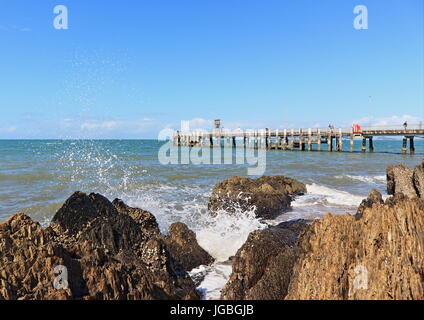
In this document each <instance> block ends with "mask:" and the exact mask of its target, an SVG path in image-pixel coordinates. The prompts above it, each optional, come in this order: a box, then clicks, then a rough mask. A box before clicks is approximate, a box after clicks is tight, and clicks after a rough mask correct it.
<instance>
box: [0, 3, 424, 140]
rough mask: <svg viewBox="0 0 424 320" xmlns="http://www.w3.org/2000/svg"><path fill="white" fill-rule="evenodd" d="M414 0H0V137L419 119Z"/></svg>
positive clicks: (423, 43)
mask: <svg viewBox="0 0 424 320" xmlns="http://www.w3.org/2000/svg"><path fill="white" fill-rule="evenodd" d="M423 2H424V1H422V0H385V1H381V0H368V1H367V0H355V1H351V0H295V1H294V0H291V1H288V0H243V1H242V0H166V1H165V0H148V1H147V0H133V1H130V0H120V1H117V0H103V1H99V0H90V1H83V0H56V1H47V0H37V1H28V0H13V1H12V0H8V1H6V0H0V41H1V43H2V46H1V50H0V72H1V73H0V110H1V117H0V138H155V137H157V134H158V132H159V131H160V130H161V129H163V128H165V127H173V128H176V129H177V128H178V126H179V123H180V120H190V119H195V121H193V126H199V127H208V126H210V124H211V120H212V119H214V118H221V119H222V121H223V124H224V126H225V127H227V128H233V127H234V128H235V127H242V128H258V127H263V126H268V127H272V128H283V127H299V126H305V127H309V126H323V127H326V126H327V125H328V123H329V122H331V123H333V124H334V125H335V126H347V125H350V124H351V123H352V122H359V123H361V124H363V125H367V124H397V123H399V122H402V121H403V120H404V119H407V120H409V121H410V122H417V121H420V120H422V119H423V118H424V67H423V59H424V40H423V38H424V34H423V33H424V26H423V18H424V7H423ZM58 4H63V5H66V6H67V8H68V10H69V12H68V13H69V29H68V30H56V29H54V27H53V19H54V17H55V14H54V13H53V8H54V7H55V6H56V5H58ZM360 4H362V5H366V6H367V8H368V15H369V16H368V20H369V21H368V24H369V26H368V27H369V29H368V30H356V29H354V27H353V20H354V18H355V15H354V13H353V8H354V7H355V6H356V5H360Z"/></svg>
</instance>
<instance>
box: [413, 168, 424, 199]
mask: <svg viewBox="0 0 424 320" xmlns="http://www.w3.org/2000/svg"><path fill="white" fill-rule="evenodd" d="M412 178H413V180H414V186H415V190H416V191H417V195H418V197H420V198H423V199H424V160H423V161H422V162H421V164H420V165H418V166H416V167H415V168H414V174H413V175H412Z"/></svg>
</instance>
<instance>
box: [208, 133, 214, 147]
mask: <svg viewBox="0 0 424 320" xmlns="http://www.w3.org/2000/svg"><path fill="white" fill-rule="evenodd" d="M209 148H213V136H212V135H210V136H209Z"/></svg>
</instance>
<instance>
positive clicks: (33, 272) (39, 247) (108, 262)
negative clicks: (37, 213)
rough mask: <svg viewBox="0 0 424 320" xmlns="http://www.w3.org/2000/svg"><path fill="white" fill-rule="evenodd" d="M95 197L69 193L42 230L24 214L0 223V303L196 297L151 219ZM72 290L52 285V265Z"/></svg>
mask: <svg viewBox="0 0 424 320" xmlns="http://www.w3.org/2000/svg"><path fill="white" fill-rule="evenodd" d="M115 205H116V207H117V208H118V210H119V212H118V210H117V208H116V207H115V206H114V205H113V204H112V203H111V202H109V200H107V199H106V198H104V197H103V196H101V195H98V194H90V195H88V196H87V195H86V194H84V193H81V192H77V193H75V194H73V195H72V196H71V197H70V198H69V199H68V200H67V201H66V202H65V204H64V205H63V207H62V208H61V209H60V210H59V211H58V212H57V213H56V215H55V216H54V218H53V220H52V223H51V226H50V227H49V228H47V229H46V230H44V229H43V228H42V227H41V226H40V225H39V224H37V223H35V222H33V221H32V220H31V219H30V218H29V217H27V216H25V215H24V214H17V215H14V216H12V218H10V219H9V220H7V221H6V222H5V223H3V224H1V225H0V262H1V263H0V279H1V282H0V283H1V286H0V300H1V299H199V294H198V292H197V291H196V289H195V286H194V283H193V281H192V280H191V279H190V277H189V276H188V274H187V273H186V272H185V271H184V270H182V269H181V268H179V267H178V266H177V264H176V263H175V261H174V259H173V257H172V256H171V255H170V253H169V251H168V249H167V246H166V244H165V242H164V240H163V239H162V238H161V236H160V235H159V234H158V228H157V224H156V221H155V220H154V217H153V216H152V215H151V214H149V213H146V212H145V211H142V210H138V209H134V208H130V207H127V206H125V205H124V204H123V203H121V202H118V201H117V202H116V203H115ZM57 265H63V266H65V267H66V268H67V271H68V279H69V280H68V283H69V287H68V289H66V290H63V289H62V290H56V289H55V288H54V287H53V280H54V279H55V277H56V275H55V274H54V267H55V266H57Z"/></svg>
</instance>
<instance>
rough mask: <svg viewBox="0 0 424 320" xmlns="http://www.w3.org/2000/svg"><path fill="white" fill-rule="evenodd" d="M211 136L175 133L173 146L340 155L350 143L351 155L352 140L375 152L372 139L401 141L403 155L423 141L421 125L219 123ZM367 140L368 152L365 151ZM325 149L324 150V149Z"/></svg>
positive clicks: (197, 132)
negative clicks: (229, 127) (233, 126)
mask: <svg viewBox="0 0 424 320" xmlns="http://www.w3.org/2000/svg"><path fill="white" fill-rule="evenodd" d="M215 123H216V126H215V129H214V130H213V131H212V132H204V131H190V132H180V131H176V132H175V134H174V137H173V143H174V145H177V146H189V147H210V148H213V147H224V146H226V147H233V148H235V147H239V146H241V147H245V148H254V149H268V150H299V151H322V150H327V151H328V152H332V151H337V152H342V151H343V143H349V151H350V152H353V151H354V141H355V139H361V140H362V147H361V151H362V152H366V151H367V149H368V151H369V152H373V151H374V141H373V138H374V137H381V136H385V137H403V140H402V149H401V150H402V153H403V154H406V153H407V145H408V140H409V153H410V154H414V153H415V147H414V138H415V137H424V127H423V126H422V124H419V125H412V126H408V127H407V128H403V127H402V126H401V125H400V126H396V127H395V126H385V127H362V128H361V129H360V130H359V131H358V130H354V128H353V127H352V128H350V129H343V128H337V129H330V128H308V129H275V130H272V129H269V128H265V129H262V130H241V129H239V130H234V131H225V130H223V129H221V128H220V122H219V120H215ZM367 140H368V148H367ZM323 148H325V149H323Z"/></svg>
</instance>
